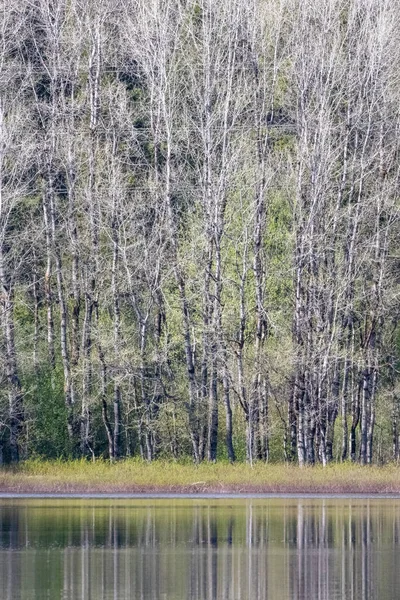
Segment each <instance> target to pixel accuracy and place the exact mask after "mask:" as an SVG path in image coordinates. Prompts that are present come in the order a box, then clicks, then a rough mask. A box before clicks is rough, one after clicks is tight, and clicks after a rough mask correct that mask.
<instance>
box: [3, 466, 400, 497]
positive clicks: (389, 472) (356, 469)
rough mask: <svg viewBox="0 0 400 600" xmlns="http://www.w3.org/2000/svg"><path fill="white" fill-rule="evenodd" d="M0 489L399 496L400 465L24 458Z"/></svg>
mask: <svg viewBox="0 0 400 600" xmlns="http://www.w3.org/2000/svg"><path fill="white" fill-rule="evenodd" d="M0 492H12V493H22V492H28V493H29V492H39V493H40V492H42V493H45V492H49V493H57V492H58V493H102V492H103V493H118V492H121V493H130V492H131V493H137V492H182V493H189V494H190V493H194V492H196V493H199V492H208V493H228V492H233V493H246V492H247V493H260V492H262V493H311V494H317V493H330V494H350V493H368V494H398V493H400V467H398V466H396V465H387V466H384V467H376V466H372V467H360V466H359V465H352V464H341V465H330V466H328V467H327V468H325V469H324V468H322V467H320V466H316V467H313V468H305V469H299V468H298V467H296V466H293V465H283V464H279V465H276V464H273V465H265V464H263V463H257V464H255V465H254V466H253V467H250V466H249V465H247V464H243V463H237V464H234V465H230V464H227V463H223V462H220V463H216V464H209V463H203V464H201V465H199V466H195V465H193V464H190V463H176V462H167V461H155V462H153V463H150V464H149V463H146V462H144V461H140V460H124V461H121V462H119V463H118V464H114V465H111V464H110V463H108V462H106V461H97V462H96V463H90V462H87V461H69V462H66V461H27V462H24V463H22V464H21V465H19V466H18V467H14V468H3V469H2V470H0Z"/></svg>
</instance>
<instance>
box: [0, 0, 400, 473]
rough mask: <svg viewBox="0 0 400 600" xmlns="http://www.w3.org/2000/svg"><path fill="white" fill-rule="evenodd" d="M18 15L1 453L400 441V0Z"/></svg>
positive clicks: (70, 7)
mask: <svg viewBox="0 0 400 600" xmlns="http://www.w3.org/2000/svg"><path fill="white" fill-rule="evenodd" d="M0 14H1V17H0V319H1V329H0V463H16V462H18V461H21V460H25V459H27V458H31V457H39V458H40V457H43V458H74V457H75V458H78V457H81V458H88V459H91V460H95V459H97V458H104V459H107V460H110V461H111V462H113V461H116V460H118V459H121V458H123V457H128V456H138V457H142V458H143V459H145V460H147V461H152V460H154V459H157V458H163V459H171V460H178V459H179V460H180V459H189V460H193V461H194V462H195V463H199V462H201V461H203V460H204V461H211V462H214V461H216V460H227V461H230V462H233V461H235V460H237V461H247V462H249V463H250V464H253V462H255V461H272V462H280V461H282V462H284V461H286V462H294V463H298V464H299V465H300V466H303V465H313V464H315V463H321V464H322V465H326V464H327V463H329V462H330V461H337V462H341V461H354V462H359V463H361V464H363V465H367V464H371V463H377V464H382V463H384V462H388V461H398V460H399V458H400V380H399V370H400V323H399V319H400V248H399V240H400V201H399V198H400V187H399V186H400V71H399V64H400V4H399V3H398V2H395V1H394V0H379V2H377V1H376V0H318V2H317V3H316V2H314V1H313V0H219V1H218V2H217V1H215V0H101V1H100V0H99V1H97V2H94V1H93V0H0Z"/></svg>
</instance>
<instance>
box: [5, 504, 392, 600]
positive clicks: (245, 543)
mask: <svg viewBox="0 0 400 600" xmlns="http://www.w3.org/2000/svg"><path fill="white" fill-rule="evenodd" d="M399 540H400V500H396V499H374V500H368V499H361V498H358V499H354V498H353V499H343V498H341V499H335V498H330V499H307V498H299V499H296V498H286V499H282V498H273V499H261V498H257V499H254V498H253V499H251V498H245V499H235V498H230V499H221V498H217V499H201V498H195V499H190V500H188V499H178V498H169V499H159V498H148V499H138V498H135V499H130V500H129V499H119V500H118V499H115V498H114V499H111V500H105V499H89V498H83V499H80V500H66V499H62V500H60V499H58V500H57V499H46V500H43V499H37V498H35V499H18V500H15V499H11V498H3V499H1V500H0V600H31V599H32V600H33V599H35V600H44V599H49V600H58V599H60V600H110V599H112V600H127V599H134V600H136V599H138V600H139V599H141V600H150V599H151V600H214V599H215V600H217V599H218V600H264V599H265V600H266V599H268V600H305V599H307V600H313V599H315V600H337V599H340V600H350V599H354V600H374V599H376V600H393V599H394V598H397V597H399V595H400V552H399Z"/></svg>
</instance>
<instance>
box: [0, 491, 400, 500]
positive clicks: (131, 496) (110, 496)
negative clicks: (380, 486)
mask: <svg viewBox="0 0 400 600" xmlns="http://www.w3.org/2000/svg"><path fill="white" fill-rule="evenodd" d="M274 499H275V500H279V499H281V500H313V499H316V500H346V499H349V500H400V493H383V494H382V493H339V492H338V493H328V492H327V493H314V492H309V493H308V492H303V493H301V492H299V493H297V492H276V493H268V492H266V493H248V492H241V493H232V492H222V493H213V492H209V493H207V492H204V493H197V492H194V493H185V492H182V493H180V492H176V493H174V492H133V493H117V492H116V493H90V492H87V493H86V492H85V493H79V492H76V493H72V492H71V493H63V492H54V493H51V492H47V493H39V492H38V493H35V492H15V493H13V492H10V493H8V492H0V501H1V500H274Z"/></svg>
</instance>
